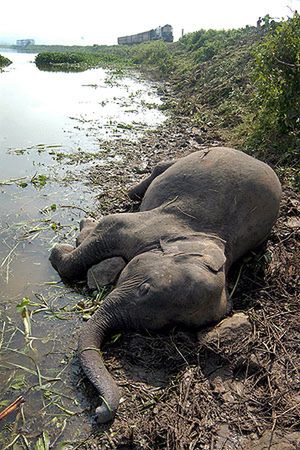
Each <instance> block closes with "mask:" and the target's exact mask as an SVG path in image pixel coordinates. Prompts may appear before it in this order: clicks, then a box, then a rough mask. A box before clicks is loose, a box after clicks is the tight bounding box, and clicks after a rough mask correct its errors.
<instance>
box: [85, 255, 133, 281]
mask: <svg viewBox="0 0 300 450" xmlns="http://www.w3.org/2000/svg"><path fill="white" fill-rule="evenodd" d="M125 266H126V262H125V261H124V259H123V258H121V257H120V256H115V257H114V258H109V259H105V260H104V261H101V262H100V263H99V264H95V265H94V266H93V267H91V268H90V269H89V270H88V273H87V284H88V287H89V288H90V289H98V288H99V286H106V285H108V284H114V283H115V282H116V281H117V278H118V276H119V275H120V273H121V272H122V270H123V269H124V267H125Z"/></svg>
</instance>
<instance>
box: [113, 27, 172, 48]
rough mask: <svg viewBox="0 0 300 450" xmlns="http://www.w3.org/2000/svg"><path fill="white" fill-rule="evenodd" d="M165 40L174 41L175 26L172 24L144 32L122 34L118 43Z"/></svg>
mask: <svg viewBox="0 0 300 450" xmlns="http://www.w3.org/2000/svg"><path fill="white" fill-rule="evenodd" d="M159 39H161V40H163V41H166V42H173V28H172V27H171V25H164V26H163V27H157V28H155V29H154V30H149V31H144V32H143V33H138V34H132V35H130V36H122V37H119V38H118V44H119V45H122V44H127V45H128V44H129V45H130V44H140V43H141V42H147V41H157V40H159Z"/></svg>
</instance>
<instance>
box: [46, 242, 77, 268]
mask: <svg viewBox="0 0 300 450" xmlns="http://www.w3.org/2000/svg"><path fill="white" fill-rule="evenodd" d="M73 250H74V247H72V245H68V244H56V245H55V247H53V248H52V250H51V254H50V257H49V260H50V262H51V264H52V266H53V268H54V269H55V270H57V272H59V273H60V268H61V265H62V263H63V259H64V256H65V255H67V254H69V253H71V252H72V251H73Z"/></svg>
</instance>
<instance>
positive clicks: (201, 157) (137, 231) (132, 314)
mask: <svg viewBox="0 0 300 450" xmlns="http://www.w3.org/2000/svg"><path fill="white" fill-rule="evenodd" d="M129 196H130V197H131V198H132V199H138V200H140V201H141V205H140V211H139V212H137V213H122V214H115V215H110V216H107V217H104V218H103V219H102V220H101V221H100V222H95V221H93V220H86V221H84V222H83V223H82V225H81V227H82V230H81V233H80V235H79V238H78V242H77V243H78V246H77V247H76V248H74V247H71V246H69V245H59V246H56V247H54V249H53V250H52V253H51V256H50V260H51V263H52V265H53V266H54V268H56V269H57V270H58V272H59V273H60V275H61V276H62V277H63V278H66V279H69V280H79V279H82V278H84V277H86V275H87V272H88V271H92V270H93V266H95V265H96V264H98V263H99V262H101V268H100V272H101V271H103V274H104V277H102V279H105V280H107V279H108V280H112V281H113V280H116V279H117V284H116V287H115V289H114V290H113V291H112V293H111V294H110V295H109V296H108V297H107V298H106V299H105V300H104V301H103V303H102V304H101V305H100V307H99V310H98V311H97V312H96V313H95V315H94V316H93V317H92V319H90V321H89V322H88V323H87V324H86V325H85V326H84V328H83V331H82V333H81V336H80V339H79V357H80V360H81V364H82V366H83V369H84V371H85V372H86V374H87V376H88V377H89V378H90V380H91V381H92V382H93V384H94V385H95V386H96V388H97V389H98V391H99V393H100V396H101V398H102V405H101V406H100V407H99V408H97V413H98V416H99V420H100V421H101V422H106V421H108V420H110V419H112V418H113V417H114V415H115V412H116V410H117V406H118V402H119V393H118V389H117V386H116V384H115V382H114V380H113V379H112V378H111V376H110V374H109V373H108V372H107V370H106V369H105V366H104V364H103V361H102V358H101V356H100V354H99V347H100V345H101V343H102V341H103V339H104V336H105V335H106V334H107V333H108V332H112V331H113V330H118V329H119V330H120V329H151V330H157V329H160V328H162V327H164V326H170V325H183V326H187V327H200V326H203V325H205V324H208V323H212V322H217V321H219V320H220V319H221V318H223V317H224V316H225V314H226V312H227V311H228V300H227V294H226V274H227V272H228V270H229V268H230V266H231V264H232V263H233V262H234V261H235V260H237V259H238V258H240V257H241V256H242V255H243V254H245V253H246V252H247V251H248V250H250V249H251V248H254V247H256V246H257V245H259V244H260V243H261V242H263V241H264V240H265V239H266V238H267V236H268V234H269V233H270V230H271V227H272V225H273V224H274V222H275V220H276V218H277V215H278V210H279V204H280V198H281V186H280V183H279V180H278V178H277V176H276V175H275V173H274V171H273V170H272V169H271V168H270V167H269V166H267V165H266V164H264V163H263V162H261V161H258V160H256V159H254V158H252V157H251V156H249V155H246V154H245V153H243V152H240V151H237V150H234V149H229V148H224V147H214V148H208V149H206V150H202V151H198V152H195V153H192V154H190V155H189V156H186V157H184V158H181V159H179V160H178V161H175V162H166V163H162V164H160V165H159V166H157V167H156V168H155V169H154V170H153V172H152V174H151V175H150V176H149V177H148V178H147V179H146V180H144V181H143V182H141V183H140V184H139V185H137V186H136V187H135V188H133V189H132V190H131V191H130V192H129ZM112 258H119V260H118V261H117V263H118V264H115V262H116V260H114V262H113V260H112ZM119 261H121V264H119ZM122 261H123V262H124V263H123V264H122ZM116 267H119V269H116ZM116 270H117V272H116V273H114V271H116ZM120 270H121V274H120V276H119V273H118V271H120ZM89 273H90V272H89ZM95 273H96V272H95ZM107 274H108V277H107ZM96 278H97V276H96ZM100 279H101V276H100Z"/></svg>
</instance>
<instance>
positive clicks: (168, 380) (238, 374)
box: [76, 117, 300, 450]
mask: <svg viewBox="0 0 300 450" xmlns="http://www.w3.org/2000/svg"><path fill="white" fill-rule="evenodd" d="M220 144H221V145H224V144H225V145H226V144H227V143H226V142H220V141H218V134H217V131H216V130H211V129H210V128H209V126H208V127H207V128H205V127H204V128H203V127H202V128H201V129H196V128H194V127H192V126H191V125H189V122H188V120H186V119H185V118H178V117H177V119H176V120H172V121H170V122H168V123H165V124H164V125H162V126H161V127H160V128H159V130H157V131H155V132H150V133H148V134H147V135H146V136H144V137H143V138H142V139H141V140H140V141H139V142H135V143H132V142H131V143H129V142H126V141H114V142H110V143H107V155H108V156H109V154H110V153H111V155H115V154H118V155H121V156H122V158H121V160H120V162H119V163H118V164H117V165H116V164H115V163H112V165H111V167H105V169H104V168H102V167H101V166H99V165H97V163H95V165H94V166H93V167H92V169H91V172H90V173H89V174H88V178H89V180H90V182H91V186H92V188H93V187H94V188H95V189H97V190H98V189H99V190H100V191H101V193H100V195H99V213H98V216H99V217H100V216H101V215H102V214H107V213H115V212H119V211H134V210H136V207H137V205H134V204H132V202H130V200H129V199H128V197H127V195H126V192H127V189H128V188H129V187H130V186H132V185H133V184H135V183H137V182H139V181H140V180H141V179H142V178H143V177H145V176H146V175H147V174H148V173H149V171H150V170H151V168H153V167H154V166H155V164H156V163H157V162H159V161H162V160H166V159H173V158H178V157H181V156H183V155H186V154H188V153H190V152H192V151H196V150H198V149H200V148H203V147H205V146H210V145H220ZM299 237H300V201H299V197H298V196H297V194H296V193H295V192H294V191H292V190H291V189H289V188H288V187H286V186H285V185H284V186H283V199H282V207H281V212H280V216H279V218H278V221H277V223H276V225H275V226H274V228H273V230H272V233H271V235H270V238H269V239H268V241H267V243H266V244H265V245H264V246H263V247H262V248H259V249H256V250H254V251H252V252H251V253H250V254H247V255H246V256H245V257H244V258H243V259H242V260H241V261H239V262H238V263H237V264H236V265H235V266H234V267H233V268H232V270H231V273H230V281H229V292H231V295H232V300H233V312H232V314H233V317H232V318H231V319H226V320H229V322H228V323H226V324H225V325H224V328H225V329H226V330H225V335H223V334H222V333H221V332H220V330H219V329H218V328H213V329H206V330H202V331H201V332H200V333H198V335H197V333H196V332H188V331H186V330H177V329H173V330H170V331H169V332H166V333H162V334H156V335H150V334H148V335H141V334H138V333H131V334H126V335H123V334H122V335H121V337H120V338H119V339H118V340H117V342H115V343H112V342H109V341H108V342H107V344H106V345H105V346H104V348H103V356H104V360H105V362H106V364H107V367H108V369H109V370H110V372H111V374H112V375H113V377H114V378H115V380H116V381H117V383H118V385H119V387H120V388H121V390H122V401H121V404H120V407H119V410H118V414H117V417H116V419H115V421H114V422H113V423H112V424H109V425H103V426H99V425H96V424H95V426H94V427H93V433H92V435H91V436H89V437H88V438H87V440H86V441H85V443H82V444H81V445H80V447H76V448H82V449H100V448H101V449H102V448H108V449H149V450H150V449H151V450H152V449H170V450H175V449H178V450H179V449H180V450H185V449H189V450H190V449H223V450H227V449H249V450H250V449H273V450H275V449H277V450H282V449H297V448H300V420H299V409H300V394H299V381H300V380H299V331H300V320H299V319H300V317H299V297H300V296H299V286H300V276H299V267H300V256H299ZM241 312H242V313H244V315H243V320H242V323H241V324H240V323H239V321H238V323H237V324H236V323H235V320H236V317H237V316H236V315H235V314H236V313H241ZM222 326H223V325H222ZM81 389H82V390H83V392H84V393H85V394H86V395H87V397H88V398H89V400H90V405H91V410H90V413H91V414H92V412H93V410H94V408H95V406H97V400H96V399H97V395H96V393H95V391H94V390H93V388H92V387H91V386H90V384H89V383H88V382H84V384H83V385H81Z"/></svg>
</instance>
